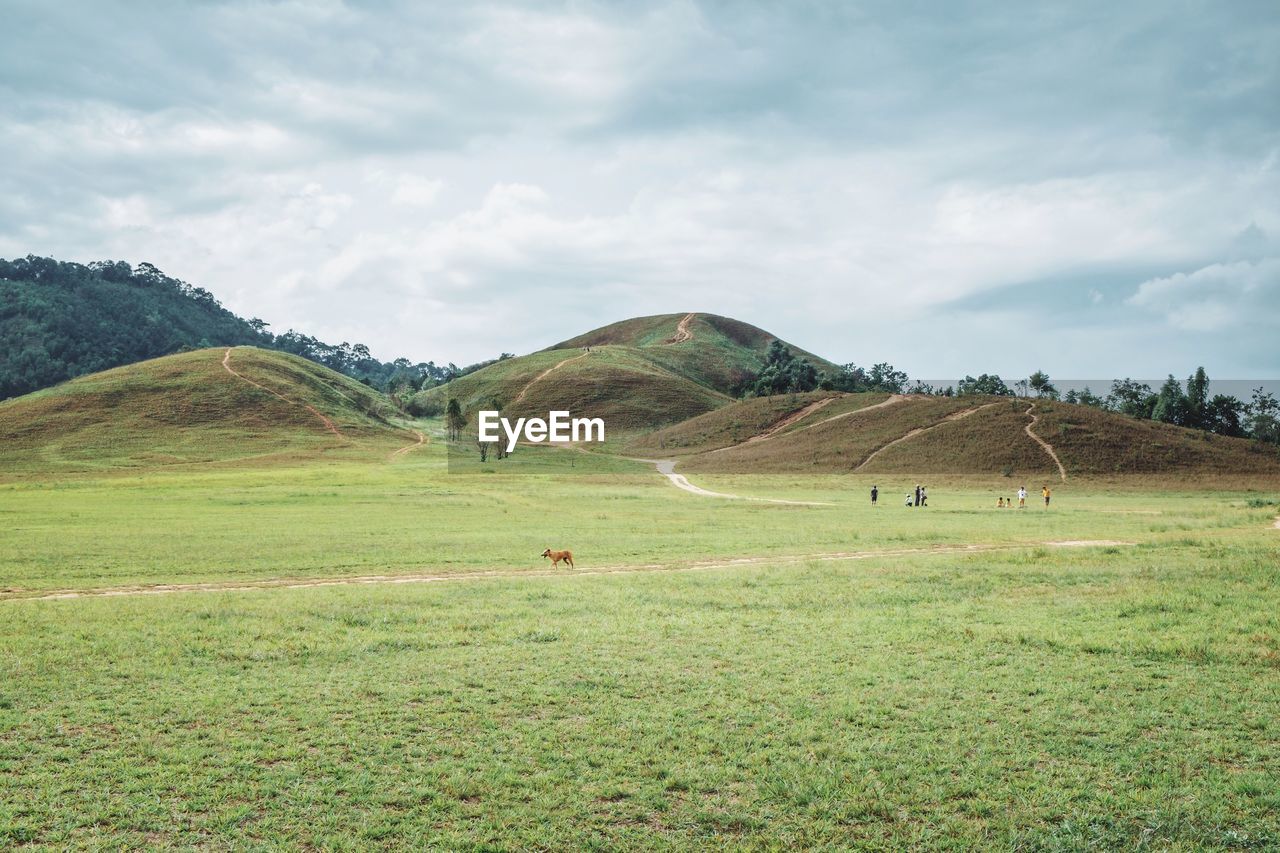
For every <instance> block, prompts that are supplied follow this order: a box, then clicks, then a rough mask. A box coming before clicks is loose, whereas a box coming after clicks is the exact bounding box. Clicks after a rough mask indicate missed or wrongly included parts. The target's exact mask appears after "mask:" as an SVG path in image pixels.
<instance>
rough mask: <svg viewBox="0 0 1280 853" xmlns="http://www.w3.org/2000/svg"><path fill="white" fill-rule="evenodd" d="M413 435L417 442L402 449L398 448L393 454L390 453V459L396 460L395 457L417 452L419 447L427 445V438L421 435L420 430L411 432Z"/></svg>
mask: <svg viewBox="0 0 1280 853" xmlns="http://www.w3.org/2000/svg"><path fill="white" fill-rule="evenodd" d="M413 434H414V435H416V436H417V437H418V440H417V441H415V442H414V443H413V444H406V445H405V446H404V447H402V448H400V449H399V450H397V451H396V452H395V453H392V454H391V458H392V459H394V458H396V457H397V456H403V455H404V454H406V453H408V452H409V451H410V450H417V449H418V448H419V447H421V446H422V445H424V444H426V443H427V437H426V435H425V434H423V432H422V430H420V429H415V430H413Z"/></svg>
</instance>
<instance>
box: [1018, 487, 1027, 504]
mask: <svg viewBox="0 0 1280 853" xmlns="http://www.w3.org/2000/svg"><path fill="white" fill-rule="evenodd" d="M1026 508H1027V487H1026V486H1018V509H1026Z"/></svg>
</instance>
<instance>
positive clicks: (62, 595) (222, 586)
mask: <svg viewBox="0 0 1280 853" xmlns="http://www.w3.org/2000/svg"><path fill="white" fill-rule="evenodd" d="M1132 544H1133V543H1132V542H1121V541H1117V540H1113V539H1077V540H1069V541H1036V542H1017V543H1012V544H1007V545H935V546H931V547H928V548H895V549H884V550H878V551H824V552H818V553H813V554H778V555H766V556H754V557H723V558H718V559H712V560H700V561H693V562H689V563H645V564H638V565H630V566H626V565H623V566H617V565H614V566H600V567H598V568H593V569H561V570H555V569H524V570H520V569H516V570H511V569H492V570H479V571H474V572H459V573H452V574H450V573H444V572H432V573H426V572H417V573H414V572H407V573H405V574H383V575H352V576H349V577H328V578H297V577H292V578H267V579H263V580H257V581H209V582H205V583H162V584H154V585H148V586H116V587H96V588H85V589H54V590H39V591H36V590H32V592H33V593H35V594H33V595H23V594H22V593H23V592H24V591H23V590H20V589H12V590H5V591H4V592H3V593H0V602H5V601H8V602H20V601H55V600H64V599H75V598H115V597H121V596H141V595H172V594H175V593H183V592H222V593H227V592H261V591H266V590H273V589H313V588H320V587H333V586H367V585H371V584H388V585H390V584H411V583H448V582H454V581H480V580H494V579H504V580H521V579H526V578H528V579H542V580H549V579H555V578H582V577H598V576H601V575H626V574H644V573H655V574H657V573H661V574H676V573H684V572H705V571H713V570H715V569H734V568H749V567H752V566H770V565H794V564H796V563H807V562H842V561H846V560H873V559H877V558H888V557H908V556H926V555H935V554H936V555H954V556H960V557H963V556H969V555H972V554H991V553H996V552H1001V551H1018V550H1022V549H1026V548H1037V547H1049V548H1104V547H1118V546H1128V545H1132ZM14 593H17V594H14Z"/></svg>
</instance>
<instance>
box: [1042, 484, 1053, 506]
mask: <svg viewBox="0 0 1280 853" xmlns="http://www.w3.org/2000/svg"><path fill="white" fill-rule="evenodd" d="M1040 494H1042V495H1044V508H1045V509H1048V508H1049V496H1050V495H1051V494H1053V493H1052V492H1050V491H1049V484H1048V483H1046V484H1045V486H1044V488H1043V489H1041V490H1040Z"/></svg>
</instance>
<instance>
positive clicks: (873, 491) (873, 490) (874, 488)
mask: <svg viewBox="0 0 1280 853" xmlns="http://www.w3.org/2000/svg"><path fill="white" fill-rule="evenodd" d="M878 497H880V487H879V486H872V487H871V505H872V506H875V503H876V498H878Z"/></svg>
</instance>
